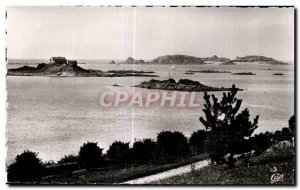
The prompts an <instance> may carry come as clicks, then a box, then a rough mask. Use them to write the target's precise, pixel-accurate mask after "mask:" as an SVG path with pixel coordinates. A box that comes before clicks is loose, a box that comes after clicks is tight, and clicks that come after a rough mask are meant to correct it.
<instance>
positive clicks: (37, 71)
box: [7, 57, 158, 77]
mask: <svg viewBox="0 0 300 190" xmlns="http://www.w3.org/2000/svg"><path fill="white" fill-rule="evenodd" d="M147 73H154V72H152V71H147V72H144V71H134V70H121V71H118V70H112V71H110V72H104V71H101V70H93V69H84V68H82V67H79V66H78V63H77V61H76V60H67V59H66V58H64V57H52V58H51V60H50V62H49V63H48V64H46V63H40V64H38V66H37V67H29V66H23V67H20V68H16V69H8V71H7V75H13V76H61V77H126V76H139V77H158V76H157V75H149V74H147Z"/></svg>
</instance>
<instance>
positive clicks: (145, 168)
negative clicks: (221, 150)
mask: <svg viewBox="0 0 300 190" xmlns="http://www.w3.org/2000/svg"><path fill="white" fill-rule="evenodd" d="M207 157H208V156H207V154H203V155H199V156H195V157H192V158H187V159H183V160H181V161H178V162H176V163H170V164H164V165H141V166H136V167H129V168H124V169H110V170H106V171H86V170H84V171H81V172H72V173H67V174H62V175H56V176H53V177H48V178H44V179H43V180H42V182H41V183H43V184H47V183H50V184H113V183H121V182H125V181H128V180H132V179H136V178H139V177H144V176H148V175H152V174H156V173H160V172H163V171H166V170H170V169H173V168H177V167H180V166H183V165H187V164H189V163H193V162H196V161H200V160H204V159H206V158H207Z"/></svg>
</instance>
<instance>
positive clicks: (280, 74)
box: [273, 73, 284, 76]
mask: <svg viewBox="0 0 300 190" xmlns="http://www.w3.org/2000/svg"><path fill="white" fill-rule="evenodd" d="M273 75H279V76H282V75H284V74H283V73H274V74H273Z"/></svg>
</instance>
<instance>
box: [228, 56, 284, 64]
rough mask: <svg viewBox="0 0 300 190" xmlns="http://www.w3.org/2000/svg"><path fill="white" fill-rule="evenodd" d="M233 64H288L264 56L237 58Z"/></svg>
mask: <svg viewBox="0 0 300 190" xmlns="http://www.w3.org/2000/svg"><path fill="white" fill-rule="evenodd" d="M233 61H234V62H259V63H265V64H271V65H288V63H285V62H282V61H278V60H276V59H273V58H271V57H266V56H258V55H249V56H245V57H237V58H236V59H235V60H233Z"/></svg>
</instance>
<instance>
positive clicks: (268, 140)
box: [249, 132, 273, 155]
mask: <svg viewBox="0 0 300 190" xmlns="http://www.w3.org/2000/svg"><path fill="white" fill-rule="evenodd" d="M249 141H250V144H251V149H253V150H254V151H255V152H254V153H255V155H260V154H261V153H263V152H264V151H265V150H267V149H268V148H269V147H270V146H271V145H272V143H273V134H272V133H270V132H266V133H260V134H257V135H254V136H253V137H250V139H249Z"/></svg>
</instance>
